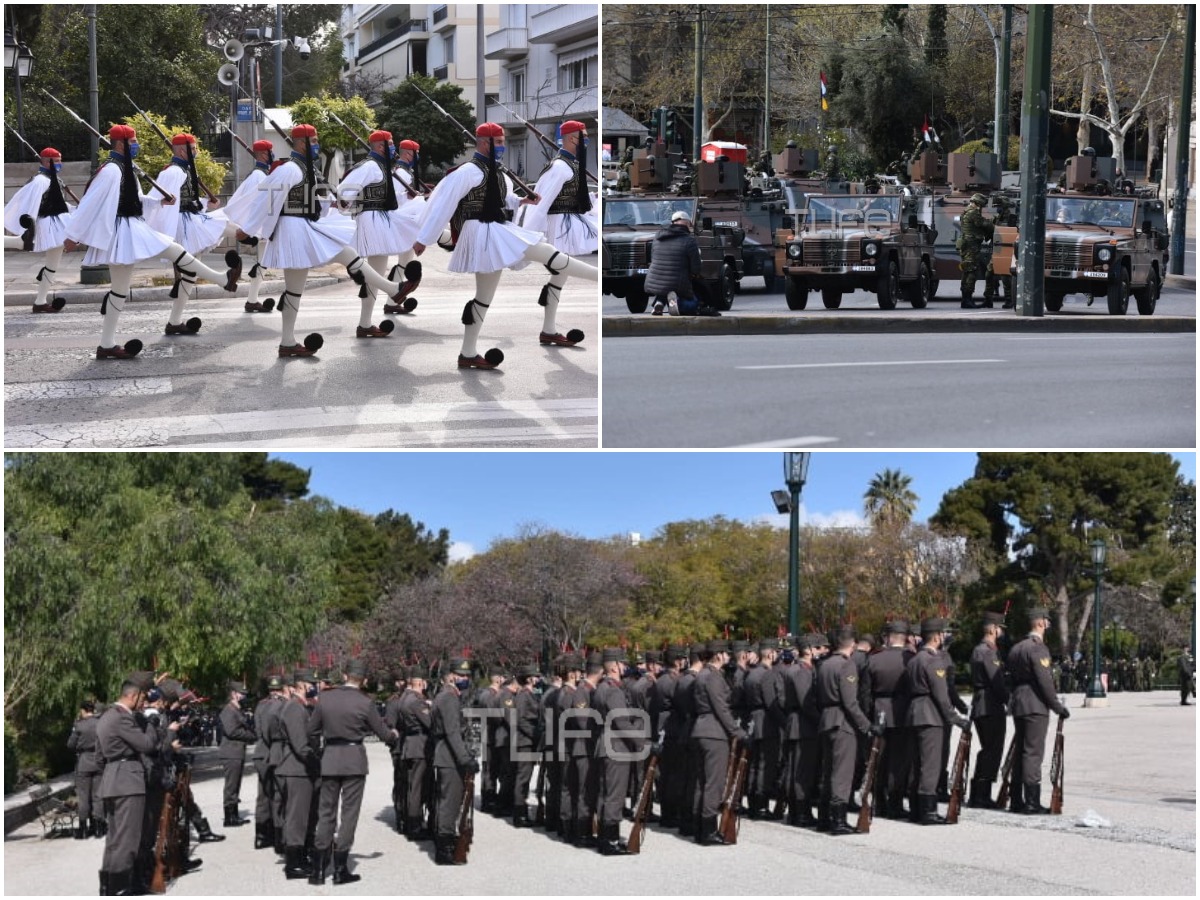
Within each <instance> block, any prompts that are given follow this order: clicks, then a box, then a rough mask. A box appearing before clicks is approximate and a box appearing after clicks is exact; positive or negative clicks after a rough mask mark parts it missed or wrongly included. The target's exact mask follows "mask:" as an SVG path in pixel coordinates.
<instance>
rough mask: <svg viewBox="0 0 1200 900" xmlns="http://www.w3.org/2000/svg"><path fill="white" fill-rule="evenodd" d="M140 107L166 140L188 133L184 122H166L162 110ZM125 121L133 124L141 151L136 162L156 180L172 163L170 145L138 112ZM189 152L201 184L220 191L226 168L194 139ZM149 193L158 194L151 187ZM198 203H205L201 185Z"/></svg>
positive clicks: (188, 130)
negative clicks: (158, 111) (175, 123)
mask: <svg viewBox="0 0 1200 900" xmlns="http://www.w3.org/2000/svg"><path fill="white" fill-rule="evenodd" d="M142 109H143V111H144V112H145V113H146V115H147V116H148V117H149V118H150V119H151V120H152V121H153V122H154V123H155V124H156V125H158V127H159V128H160V129H161V130H162V132H163V134H165V135H166V136H167V139H168V140H170V139H171V138H172V137H174V136H175V135H176V134H178V133H180V132H181V131H186V132H189V133H191V131H192V129H191V128H189V127H188V126H187V125H172V124H169V123H168V122H167V117H166V116H164V115H162V114H161V113H157V112H155V111H154V110H151V109H146V108H145V107H144V106H143V107H142ZM125 124H126V125H130V126H132V127H133V129H134V130H135V131H136V132H137V134H138V143H139V144H140V145H141V151H140V152H139V153H138V165H140V166H141V167H142V169H143V170H144V171H145V172H147V173H148V174H149V175H150V176H151V177H154V178H155V179H156V180H157V175H158V173H159V172H161V171H162V170H163V169H165V168H166V167H167V166H168V165H170V164H171V157H172V156H174V153H173V152H172V149H171V145H170V144H168V143H166V142H165V141H163V140H162V139H161V138H160V137H159V136H158V135H157V134H156V133H155V132H154V129H153V128H151V127H150V126H149V125H147V124H146V120H145V119H143V118H142V117H141V116H140V115H138V114H137V113H133V114H132V115H129V116H126V117H125ZM192 153H193V154H194V155H195V160H196V174H197V175H198V176H199V178H200V181H201V183H203V184H205V185H207V186H208V187H209V188H210V189H211V190H212V192H213V193H214V194H219V193H220V192H221V185H222V184H224V182H225V173H226V171H227V170H226V168H225V166H224V165H222V164H221V163H219V162H217V161H216V160H215V159H213V155H212V151H211V150H209V148H207V147H204V146H202V145H201V144H200V142H199V140H197V142H196V145H195V147H194V148H193V150H192ZM143 187H144V188H145V187H146V186H145V185H143ZM149 195H150V196H152V197H157V196H159V194H158V192H157V191H155V190H153V189H149ZM200 202H201V203H205V202H206V201H205V194H204V188H200Z"/></svg>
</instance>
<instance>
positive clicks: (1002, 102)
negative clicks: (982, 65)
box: [992, 3, 1012, 172]
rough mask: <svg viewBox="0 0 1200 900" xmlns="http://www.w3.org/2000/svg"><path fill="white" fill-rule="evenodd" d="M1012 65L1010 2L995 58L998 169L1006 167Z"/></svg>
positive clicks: (995, 126) (994, 128)
mask: <svg viewBox="0 0 1200 900" xmlns="http://www.w3.org/2000/svg"><path fill="white" fill-rule="evenodd" d="M1011 67H1012V4H1011V3H1006V4H1004V23H1003V25H1002V26H1001V31H1000V55H999V57H997V59H996V121H995V123H994V124H993V130H992V133H993V134H994V135H995V136H996V147H995V150H996V155H997V156H999V157H1000V171H1001V172H1003V171H1004V170H1005V169H1007V168H1008V102H1009V88H1008V76H1009V71H1010V69H1011Z"/></svg>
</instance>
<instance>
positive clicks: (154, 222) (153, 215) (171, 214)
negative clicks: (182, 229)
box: [142, 165, 187, 238]
mask: <svg viewBox="0 0 1200 900" xmlns="http://www.w3.org/2000/svg"><path fill="white" fill-rule="evenodd" d="M154 180H155V181H157V182H158V184H159V185H160V186H161V187H162V189H163V190H164V191H167V192H168V193H171V194H174V195H175V202H174V203H172V204H170V205H167V204H166V203H163V202H162V201H163V195H162V194H160V193H159V192H158V191H156V190H154V188H151V189H150V191H149V193H147V194H146V195H145V197H144V198H143V199H142V205H143V207H145V211H146V224H147V225H149V226H150V227H151V228H153V229H154V230H155V231H158V232H161V233H162V234H165V235H167V237H172V238H173V237H174V236H175V235H176V234H177V233H178V231H179V203H180V201H179V190H180V188H182V187H183V183H184V181H186V180H187V172H185V171H184V170H183V169H181V168H180V167H179V166H174V165H172V166H167V168H166V170H165V171H163V172H161V173H160V174H159V175H158V177H157V178H155V179H154Z"/></svg>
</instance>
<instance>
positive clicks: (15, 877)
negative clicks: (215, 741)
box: [4, 691, 1196, 896]
mask: <svg viewBox="0 0 1200 900" xmlns="http://www.w3.org/2000/svg"><path fill="white" fill-rule="evenodd" d="M1082 702H1083V699H1082V695H1080V694H1073V695H1070V696H1069V705H1070V707H1071V710H1072V718H1071V719H1070V720H1069V721H1068V722H1067V723H1066V728H1065V734H1066V736H1067V739H1066V756H1065V763H1066V765H1065V784H1064V794H1065V812H1064V815H1062V816H1060V817H1059V816H1055V817H1051V816H1046V817H1037V818H1028V817H1025V816H1016V815H1012V814H1009V813H999V812H983V811H977V810H969V809H966V810H964V811H963V815H962V819H961V820H960V823H959V825H957V826H953V827H949V826H948V827H941V828H921V827H920V826H916V825H910V824H908V823H905V822H892V821H886V820H877V821H876V822H875V823H874V824H873V825H872V827H871V833H870V834H869V835H854V836H849V837H843V838H829V837H826V836H824V835H821V834H817V833H816V832H810V831H801V830H799V829H794V828H788V827H786V826H783V825H781V824H779V823H775V822H749V821H747V822H745V823H744V824H743V825H742V828H741V833H740V837H739V842H738V845H737V846H736V847H699V846H697V845H696V844H694V843H691V842H689V841H686V840H683V839H681V838H679V837H677V836H676V835H674V834H673V833H667V832H663V831H661V830H658V829H657V828H656V827H655V826H652V827H651V828H650V829H649V831H648V834H647V836H646V839H645V842H644V844H643V848H642V853H641V855H640V856H636V857H614V858H606V857H601V856H600V855H599V854H598V853H596V852H595V851H594V850H579V849H575V848H573V847H570V846H568V845H565V844H562V843H561V842H559V841H557V840H554V839H551V838H550V837H547V835H546V834H545V833H544V832H542V831H540V830H534V831H517V830H515V829H513V828H512V827H511V826H510V825H508V824H507V823H506V822H503V821H500V820H498V819H494V818H492V817H491V816H487V815H482V814H477V815H476V818H475V844H474V846H473V848H472V850H471V858H470V864H469V865H467V866H465V867H439V866H435V865H434V864H433V861H432V856H431V854H432V851H431V849H430V845H429V844H420V845H414V844H410V843H408V842H407V841H406V840H404V839H403V838H402V837H400V836H399V835H397V834H395V833H394V832H393V831H392V828H391V826H392V813H391V808H390V790H391V766H390V762H389V760H388V757H387V751H386V748H384V747H383V746H382V745H381V744H370V745H368V755H369V757H370V761H371V774H370V775H369V776H368V779H367V791H366V798H365V800H364V803H363V814H362V817H361V819H360V821H359V828H358V836H357V840H356V843H355V847H354V850H353V853H352V855H351V867H352V868H353V869H354V870H356V871H357V872H359V873H360V874H361V875H362V876H363V880H362V881H360V882H358V883H357V884H353V885H346V886H342V887H334V886H333V885H332V883H331V882H330V883H327V884H326V886H324V887H320V888H318V887H311V886H309V884H308V883H307V882H306V881H286V880H285V879H284V878H283V874H282V872H281V871H280V870H281V864H280V863H279V862H278V861H277V858H276V857H275V855H274V853H272V852H271V851H269V850H263V851H254V850H252V849H251V847H252V842H253V838H254V835H253V831H252V828H250V827H249V826H247V827H243V828H238V829H222V828H217V829H216V830H217V831H218V832H223V833H225V834H227V835H228V836H229V839H228V840H226V841H224V842H223V843H219V844H207V845H201V846H200V847H199V848H198V850H197V852H196V855H198V856H199V857H200V858H202V859H203V860H204V865H203V866H202V867H201V868H200V869H199V870H198V871H196V872H195V873H193V874H191V875H187V876H184V877H183V878H182V879H180V880H179V881H178V882H176V883H175V884H174V885H173V886H172V887H171V889H170V893H171V894H177V895H190V896H201V895H205V896H213V895H241V896H247V895H249V896H272V895H274V896H279V895H286V896H293V895H294V896H306V895H308V896H337V895H359V896H370V895H380V894H421V895H448V896H450V895H454V896H458V895H477V894H481V895H547V894H553V895H559V896H561V895H563V894H567V893H569V894H591V895H599V894H603V895H622V896H623V895H638V894H642V895H644V894H646V893H654V894H668V895H688V894H713V893H714V892H718V891H719V892H720V893H722V894H738V895H743V894H766V895H769V896H775V895H779V894H802V895H839V896H858V895H922V896H961V895H968V894H971V895H979V894H982V895H1038V896H1048V895H1078V894H1108V895H1130V894H1141V895H1155V896H1195V889H1196V847H1195V845H1196V806H1195V803H1196V780H1195V777H1196V707H1195V706H1191V707H1186V708H1182V707H1180V706H1179V699H1178V694H1175V693H1171V692H1167V691H1158V692H1154V693H1147V694H1115V695H1113V696H1112V703H1111V706H1110V707H1109V708H1107V709H1097V710H1083V709H1081V706H1082ZM1010 735H1011V728H1010ZM1049 757H1050V754H1049V748H1048V751H1047V757H1046V764H1047V767H1048V766H1049ZM1046 780H1047V781H1048V778H1047V779H1046ZM254 791H255V787H254V780H253V774H252V772H251V771H250V770H249V768H247V778H246V781H245V782H244V783H243V792H242V810H243V812H247V811H249V810H252V809H253V800H254ZM220 793H221V782H220V780H219V779H214V780H208V781H204V782H202V783H201V784H199V785H198V786H197V787H196V789H195V794H196V798H197V800H198V802H199V803H200V806H201V808H202V809H203V810H204V811H205V812H206V813H207V815H208V816H209V818H210V819H211V820H212V821H213V822H214V823H217V822H219V821H220V819H221V809H220ZM1047 795H1048V789H1047ZM1089 810H1094V811H1095V812H1097V813H1099V814H1100V815H1101V816H1103V817H1104V818H1106V819H1108V820H1109V821H1110V822H1111V827H1109V828H1087V827H1082V826H1081V825H1080V820H1081V818H1082V817H1083V816H1084V815H1085V814H1086V813H1087V812H1088V811H1089ZM628 830H629V826H628V823H626V824H625V825H623V826H622V833H623V834H627V833H628ZM40 834H41V830H40V827H39V826H38V825H37V824H36V823H33V824H31V825H27V826H25V827H23V828H21V829H19V830H18V831H16V832H14V833H13V834H11V835H9V836H8V837H7V838H6V839H5V867H4V890H5V893H6V894H8V895H17V894H19V895H88V894H94V893H95V892H96V889H97V886H98V880H97V875H96V872H97V870H98V869H99V862H100V856H101V849H102V848H101V844H100V841H97V840H89V841H73V840H60V841H43V840H41V839H40Z"/></svg>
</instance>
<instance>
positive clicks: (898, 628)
mask: <svg viewBox="0 0 1200 900" xmlns="http://www.w3.org/2000/svg"><path fill="white" fill-rule="evenodd" d="M883 633H884V634H908V623H907V622H905V621H904V620H903V619H892V621H890V622H888V623H887V624H886V625H885V626H883Z"/></svg>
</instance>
